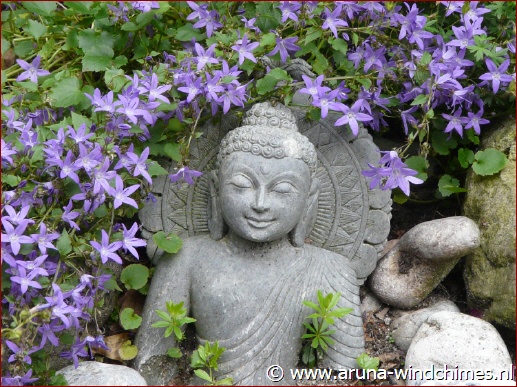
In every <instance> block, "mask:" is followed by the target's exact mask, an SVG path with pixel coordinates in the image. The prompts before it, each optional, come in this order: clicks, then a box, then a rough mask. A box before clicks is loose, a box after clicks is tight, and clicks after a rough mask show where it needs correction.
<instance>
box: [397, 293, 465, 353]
mask: <svg viewBox="0 0 517 387" xmlns="http://www.w3.org/2000/svg"><path fill="white" fill-rule="evenodd" d="M442 311H449V312H459V311H460V310H459V308H458V307H457V306H456V305H455V304H454V302H452V301H449V300H442V301H439V302H437V303H436V304H433V305H431V306H430V307H428V308H424V309H419V310H415V311H411V312H406V313H404V314H403V315H402V316H400V317H398V318H396V319H395V320H394V321H393V323H392V324H391V330H392V337H393V339H394V340H395V345H396V346H397V347H399V348H400V349H402V350H403V351H407V350H408V349H409V346H410V345H411V342H412V341H413V338H414V337H415V335H416V333H417V331H418V329H419V328H420V326H421V325H422V324H423V323H424V321H425V320H427V318H428V317H429V316H431V315H432V314H433V313H437V312H442Z"/></svg>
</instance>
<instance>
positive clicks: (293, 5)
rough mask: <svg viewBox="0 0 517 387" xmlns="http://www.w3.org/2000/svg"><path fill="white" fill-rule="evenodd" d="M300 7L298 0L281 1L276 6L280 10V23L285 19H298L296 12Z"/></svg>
mask: <svg viewBox="0 0 517 387" xmlns="http://www.w3.org/2000/svg"><path fill="white" fill-rule="evenodd" d="M301 7H302V5H301V4H300V2H299V1H282V2H281V4H280V5H279V6H278V7H277V8H278V9H279V10H280V11H281V12H282V23H285V22H286V21H287V19H291V20H294V21H298V16H297V15H296V13H298V12H299V11H300V8H301Z"/></svg>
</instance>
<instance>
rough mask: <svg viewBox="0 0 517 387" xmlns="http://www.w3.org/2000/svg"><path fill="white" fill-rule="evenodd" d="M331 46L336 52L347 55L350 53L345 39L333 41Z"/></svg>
mask: <svg viewBox="0 0 517 387" xmlns="http://www.w3.org/2000/svg"><path fill="white" fill-rule="evenodd" d="M330 45H331V46H332V48H333V49H334V50H336V51H339V52H341V53H343V54H346V52H347V51H348V44H346V42H345V41H344V40H343V39H332V40H331V41H330Z"/></svg>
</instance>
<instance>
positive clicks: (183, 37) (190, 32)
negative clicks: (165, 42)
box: [174, 23, 205, 42]
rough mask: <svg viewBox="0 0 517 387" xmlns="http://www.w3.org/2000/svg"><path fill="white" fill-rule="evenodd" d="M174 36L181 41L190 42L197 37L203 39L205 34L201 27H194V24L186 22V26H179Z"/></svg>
mask: <svg viewBox="0 0 517 387" xmlns="http://www.w3.org/2000/svg"><path fill="white" fill-rule="evenodd" d="M174 37H175V38H176V39H177V40H179V41H180V42H190V41H191V40H192V39H196V41H200V40H203V38H204V37H205V34H203V33H202V32H201V31H200V30H199V29H197V28H194V27H192V24H190V23H186V24H185V25H184V26H182V27H180V28H178V31H177V32H176V34H175V35H174Z"/></svg>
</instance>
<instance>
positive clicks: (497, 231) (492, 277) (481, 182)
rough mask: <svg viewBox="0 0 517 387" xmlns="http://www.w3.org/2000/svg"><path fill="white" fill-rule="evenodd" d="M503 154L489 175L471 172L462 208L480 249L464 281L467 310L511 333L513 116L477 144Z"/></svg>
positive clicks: (470, 259)
mask: <svg viewBox="0 0 517 387" xmlns="http://www.w3.org/2000/svg"><path fill="white" fill-rule="evenodd" d="M486 148H496V149H499V150H500V151H502V152H505V153H507V155H508V164H507V165H506V167H505V168H504V169H503V170H502V171H501V172H500V173H497V174H495V175H492V176H479V175H476V174H475V173H473V172H471V173H470V174H469V175H468V176H467V180H466V183H465V187H466V188H467V190H468V192H467V196H466V199H465V203H464V206H463V211H464V213H465V215H466V216H468V217H470V218H472V219H473V220H474V221H476V223H477V224H478V225H479V228H480V230H481V246H480V247H479V248H478V249H476V250H475V251H474V252H473V253H472V254H470V255H469V256H468V257H467V260H466V263H465V271H464V278H465V283H466V285H467V290H468V302H469V306H470V307H471V308H474V309H479V310H481V311H483V318H484V319H485V320H487V321H490V322H494V323H498V324H501V325H504V326H506V327H508V328H513V329H515V222H516V217H515V194H516V192H515V191H516V190H515V181H516V173H515V172H516V163H515V117H513V116H512V117H509V118H508V119H507V120H505V121H504V122H502V123H501V124H500V125H498V126H496V127H495V131H494V132H493V133H492V134H491V135H489V136H488V137H487V138H485V139H484V140H483V142H482V149H486Z"/></svg>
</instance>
